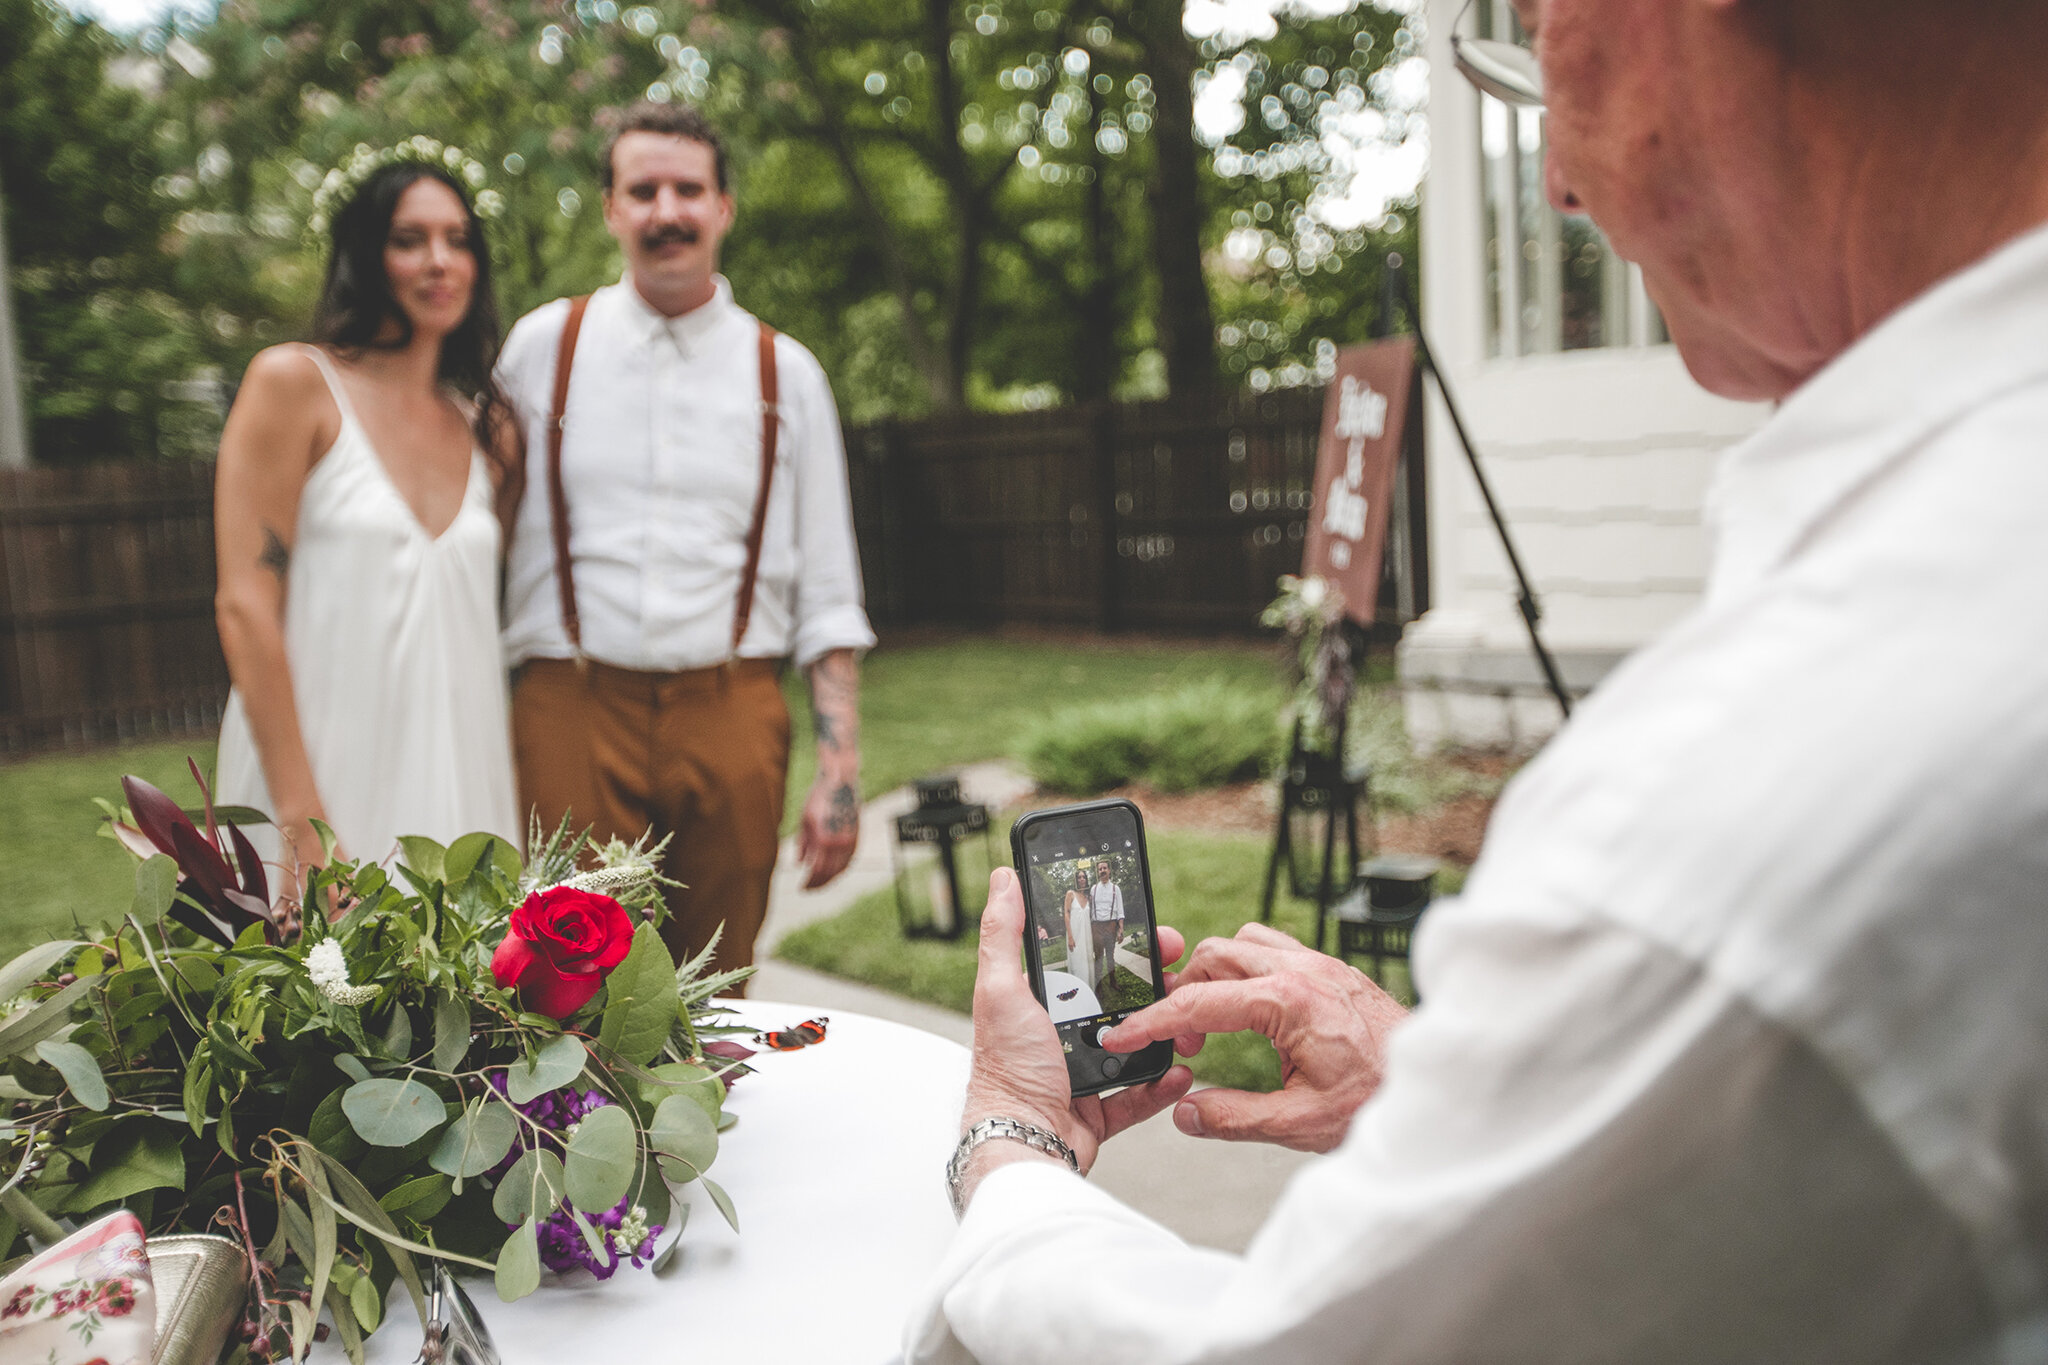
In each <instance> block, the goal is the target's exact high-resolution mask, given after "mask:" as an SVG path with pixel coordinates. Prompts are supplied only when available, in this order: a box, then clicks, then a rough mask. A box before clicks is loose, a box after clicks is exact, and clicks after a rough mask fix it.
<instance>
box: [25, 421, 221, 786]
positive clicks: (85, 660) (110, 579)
mask: <svg viewBox="0 0 2048 1365" xmlns="http://www.w3.org/2000/svg"><path fill="white" fill-rule="evenodd" d="M213 582H214V575H213V467H212V466H211V465H204V464H159V463H143V462H139V461H138V462H124V463H119V464H102V465H91V466H80V467H73V468H57V469H29V470H16V471H8V472H6V473H4V474H0V753H22V752H26V751H31V750H37V749H49V748H60V747H68V746H77V745H86V744H95V743H101V742H105V741H108V740H120V739H130V738H141V737H144V736H151V735H167V734H176V733H180V732H184V731H192V730H205V729H207V728H210V727H211V726H213V725H215V724H218V723H219V720H220V711H221V706H222V703H223V702H224V701H225V699H226V697H227V689H228V681H227V679H228V675H227V666H226V665H225V664H224V663H223V662H222V660H221V655H220V643H219V640H218V639H217V637H216V635H215V633H214V626H213Z"/></svg>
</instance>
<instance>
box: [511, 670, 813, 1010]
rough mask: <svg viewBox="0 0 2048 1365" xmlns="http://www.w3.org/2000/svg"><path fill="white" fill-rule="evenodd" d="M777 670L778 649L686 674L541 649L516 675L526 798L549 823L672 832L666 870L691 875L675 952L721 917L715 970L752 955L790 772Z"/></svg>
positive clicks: (617, 831) (613, 834) (631, 832)
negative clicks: (545, 654) (549, 655)
mask: <svg viewBox="0 0 2048 1365" xmlns="http://www.w3.org/2000/svg"><path fill="white" fill-rule="evenodd" d="M780 675H781V667H780V665H779V664H778V663H777V662H776V661H774V660H772V659H743V660H740V661H738V662H737V663H734V664H730V665H727V664H719V665H714V666H713V667H710V668H693V669H686V670H684V671H682V672H677V673H647V672H641V671H639V670H636V669H630V668H618V667H615V666H613V665H610V664H603V663H598V662H597V661H595V660H590V661H587V663H586V665H585V666H584V667H582V668H579V667H577V665H576V664H575V663H574V662H573V661H571V660H568V659H532V660H529V661H527V662H526V663H525V664H523V665H521V666H520V668H519V670H518V672H517V673H516V674H515V675H514V678H513V683H512V747H513V756H514V760H515V762H516V764H517V767H518V772H519V789H520V799H521V801H522V802H524V804H525V805H526V807H527V808H528V809H529V810H531V811H532V812H534V814H535V815H537V816H538V817H539V819H540V822H541V824H542V825H543V826H544V827H545V828H546V829H549V830H552V829H553V828H554V827H555V825H556V824H557V823H558V822H559V821H560V820H561V819H562V816H563V815H564V814H565V813H566V814H567V815H568V816H569V823H570V827H571V828H572V829H577V828H581V827H583V826H584V825H589V826H591V827H592V837H594V838H595V839H597V840H598V841H599V842H603V841H604V840H607V839H613V838H619V839H624V840H627V841H628V842H631V841H632V840H634V839H637V838H639V837H640V835H641V834H642V833H643V832H645V831H647V830H652V831H653V832H654V837H655V838H656V839H660V838H662V837H663V836H673V839H672V841H671V842H670V844H669V846H668V854H667V858H666V860H665V864H664V867H663V871H664V873H665V874H666V875H667V876H669V877H670V878H672V879H674V880H675V881H678V882H681V883H682V884H683V886H682V889H681V890H675V889H671V890H670V891H669V893H668V910H669V918H668V921H667V923H666V924H665V925H664V926H663V928H662V937H663V938H664V939H665V940H666V941H667V943H668V948H669V951H670V952H672V953H674V954H675V956H676V960H677V961H678V962H681V961H683V960H684V959H686V958H687V957H689V956H691V955H693V954H695V953H696V952H698V951H699V950H700V949H702V948H703V946H704V945H705V944H706V943H708V942H710V940H711V935H712V933H713V932H714V931H716V930H717V929H718V927H719V925H720V924H721V923H722V924H723V925H724V926H725V932H724V934H723V936H722V937H721V938H720V939H719V944H718V953H717V957H716V959H715V962H714V966H715V968H716V969H717V970H721V971H722V970H725V969H727V968H731V967H743V966H746V965H748V964H750V963H752V962H753V960H754V939H755V938H756V937H757V936H758V935H759V934H760V932H761V921H762V920H763V919H764V918H766V916H767V913H768V882H769V878H770V877H771V876H772V875H773V874H774V871H775V853H776V845H777V842H778V839H779V836H780V833H781V827H782V811H783V796H784V790H785V788H786V786H787V784H788V780H789V708H788V706H787V705H786V704H785V703H784V701H783V698H782V687H781V682H780Z"/></svg>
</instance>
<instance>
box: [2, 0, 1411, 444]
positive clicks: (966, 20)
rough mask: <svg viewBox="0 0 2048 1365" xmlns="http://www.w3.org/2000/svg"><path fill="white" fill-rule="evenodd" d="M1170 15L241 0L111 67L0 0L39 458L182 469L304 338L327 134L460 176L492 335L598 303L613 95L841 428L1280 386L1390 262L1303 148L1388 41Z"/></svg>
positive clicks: (1381, 61) (1360, 10)
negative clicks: (695, 136) (1209, 87)
mask: <svg viewBox="0 0 2048 1365" xmlns="http://www.w3.org/2000/svg"><path fill="white" fill-rule="evenodd" d="M1179 10H1180V7H1179V5H1178V4H1177V3H1175V4H1161V3H1160V0H1036V3H1034V5H1033V6H1031V7H1029V8H1028V9H1018V8H1015V7H1012V8H1010V9H1007V10H1006V9H1004V8H1002V7H996V6H987V5H983V4H980V3H971V2H970V0H935V3H932V4H929V5H926V6H924V7H922V10H921V11H920V12H918V13H916V14H914V15H912V14H910V13H908V12H906V11H905V9H904V8H903V7H902V6H901V5H899V4H896V3H893V0H834V3H832V4H800V3H796V2H795V0H720V2H719V3H718V4H716V5H715V6H714V5H705V4H700V3H692V2H691V0H659V2H658V3H646V4H627V5H613V4H610V3H607V4H603V5H596V4H590V3H578V4H575V5H573V6H571V5H567V4H563V3H560V2H559V0H396V2H395V3H392V2H387V0H337V3H333V4H327V5H322V6H315V7H310V8H309V7H307V6H305V5H303V4H299V3H296V2H295V0H250V3H244V4H235V5H227V6H222V7H221V9H220V11H219V13H218V14H217V15H216V16H215V17H213V18H212V19H210V20H207V21H204V22H201V21H197V20H192V19H178V20H174V21H172V22H170V23H168V24H166V25H165V26H163V27H159V28H156V29H153V30H150V31H147V32H144V33H142V34H140V35H138V36H137V37H134V38H132V39H118V40H117V39H115V38H113V37H110V36H109V35H107V34H106V33H104V32H103V31H101V30H98V29H96V28H94V27H92V26H90V25H82V24H79V23H77V22H75V21H74V20H72V19H70V18H69V17H68V16H67V15H65V14H64V13H63V12H62V11H61V10H59V9H58V8H57V7H56V6H55V5H53V4H52V3H51V0H0V133H4V136H0V189H4V191H5V192H6V193H7V194H8V195H9V199H8V227H9V229H10V232H11V233H12V234H13V236H14V245H15V252H16V256H17V264H18V265H19V266H20V267H21V269H20V271H19V272H18V274H17V278H16V288H17V292H18V295H19V301H20V312H21V316H22V323H23V333H24V336H25V338H26V345H27V348H28V351H29V353H30V359H31V361H32V362H33V363H34V365H35V367H36V368H35V374H36V377H37V383H36V386H35V391H34V396H35V404H36V421H37V439H38V442H39V447H40V449H41V451H42V453H43V455H44V456H45V457H46V458H83V457H88V456H91V457H103V456H112V455H121V454H126V453H130V452H138V451H150V450H161V451H164V452H165V453H171V454H189V453H204V452H205V451H208V450H210V449H211V448H212V446H213V444H214V442H215V440H216V439H217V436H218V424H217V416H216V414H215V411H214V409H213V407H212V406H211V403H210V402H209V401H207V398H208V395H210V394H212V393H214V392H216V391H218V385H219V381H221V380H223V379H226V380H231V379H232V378H233V377H234V376H235V375H237V374H239V373H240V372H241V370H242V369H243V367H244V366H245V365H246V364H247V362H248V359H249V357H250V356H251V355H253V354H254V353H255V351H257V350H258V349H260V348H261V347H263V346H265V345H267V344H270V343H273V342H276V341H281V340H285V339H287V338H290V337H293V336H297V335H302V334H303V332H304V330H305V327H306V323H307V320H308V318H309V316H310V311H311V306H312V303H313V300H314V297H315V294H316V292H317V289H318V285H319V280H320V272H321V269H322V261H323V248H322V246H321V245H320V244H317V243H309V242H307V241H306V240H305V239H304V237H303V235H302V233H301V227H302V225H303V224H304V222H305V221H306V216H307V212H308V209H309V207H310V204H311V198H312V187H313V186H314V185H315V184H317V183H318V181H319V178H320V176H321V175H322V174H323V173H324V172H325V170H326V169H327V168H328V167H330V166H333V165H334V164H336V163H337V162H338V161H339V160H340V159H341V158H342V157H343V156H345V155H346V154H347V153H348V151H349V150H350V149H351V148H352V147H353V146H355V145H356V144H357V143H359V142H362V143H368V144H371V145H388V144H390V143H392V142H395V141H397V140H399V139H401V138H404V137H406V136H409V135H411V134H414V133H424V134H427V135H429V136H432V137H435V138H438V139H440V140H443V141H447V142H451V143H455V144H458V145H461V146H462V147H464V148H465V149H466V150H467V151H468V152H469V153H470V154H471V155H473V156H475V157H476V158H477V159H478V160H479V161H481V162H482V163H483V164H485V165H486V166H488V167H490V168H491V173H492V187H493V188H494V189H496V190H498V191H499V192H500V193H501V194H502V195H503V196H504V198H505V200H506V204H507V207H506V213H505V216H504V217H502V218H500V219H498V220H496V221H495V222H493V223H492V224H491V227H490V232H489V236H490V238H491V243H492V249H493V254H494V258H495V261H496V265H497V285H498V296H499V297H498V307H499V311H500V313H501V315H502V317H503V319H504V320H505V322H507V323H509V322H511V321H512V320H513V319H515V318H517V317H518V316H520V315H521V314H523V313H524V312H526V311H528V310H529V309H531V308H533V307H535V306H536V305H538V304H540V303H542V302H545V301H546V300H548V299H551V298H556V297H559V296H561V295H564V294H570V293H576V292H581V291H585V290H588V289H591V288H593V287H595V286H597V285H599V284H603V283H606V282H608V281H610V280H612V279H615V278H617V275H618V271H619V268H620V259H619V255H618V252H617V250H616V248H615V246H614V245H613V243H612V241H611V239H610V238H609V237H608V236H607V235H606V233H605V232H604V230H603V225H602V222H601V200H600V195H599V192H598V176H597V170H598V166H597V161H598V154H599V149H600V147H601V145H602V142H603V140H604V136H605V134H606V131H607V129H608V127H609V126H610V125H611V124H612V123H613V122H614V121H615V120H616V117H617V113H618V111H619V109H620V108H621V107H623V106H624V105H626V104H627V103H629V102H630V101H632V100H634V99H637V98H640V97H642V96H646V95H650V94H652V95H653V96H654V97H656V98H664V99H673V100H682V101H689V102H692V103H695V104H698V105H700V106H702V107H704V108H705V109H706V110H707V112H709V113H710V114H711V116H712V117H713V119H714V121H715V122H717V123H718V124H719V125H720V126H721V128H722V129H723V130H724V131H725V134H726V136H727V139H728V142H729V143H730V146H731V151H732V162H733V166H734V168H735V172H736V175H735V182H736V190H737V194H738V199H739V217H738V221H737V224H736V227H735V229H734V233H733V235H732V237H731V238H730V239H729V241H728V244H727V249H726V262H727V269H728V273H729V274H730V275H731V276H732V278H733V280H734V281H735V285H736V288H737V290H738V293H739V296H740V299H741V302H742V303H744V304H745V305H746V306H748V307H749V308H751V309H753V310H754V311H756V312H758V313H760V314H761V315H762V316H763V317H765V318H767V319H768V320H769V321H771V322H773V323H775V324H776V325H777V326H779V327H781V328H782V329H783V330H785V331H787V332H789V333H790V334H791V335H793V336H796V337H798V338H799V339H800V340H803V341H805V342H806V343H808V344H809V345H810V346H811V347H812V348H813V349H814V350H816V351H817V353H818V355H819V358H820V359H821V360H822V361H823V363H824V365H825V368H826V371H827V373H828V374H829V375H830V376H831V378H832V380H833V383H834V387H835V391H836V392H837V393H838V395H839V398H840V401H841V403H842V405H843V407H844V408H845V410H846V411H847V412H848V413H849V414H850V415H852V416H853V417H854V419H855V420H860V421H867V420H874V419H878V418H882V417H888V416H911V415H916V414H919V413H922V412H925V411H928V410H931V409H934V408H950V407H957V406H960V405H963V404H967V403H970V402H972V403H979V404H983V405H987V406H996V407H1003V406H1018V405H1021V404H1024V403H1047V402H1058V401H1063V400H1070V399H1087V398H1095V397H1104V396H1110V395H1112V394H1114V395H1119V396H1127V397H1128V396H1150V395H1156V394H1158V393H1160V392H1162V391H1163V388H1164V377H1165V374H1166V369H1167V366H1166V363H1165V361H1164V359H1163V356H1162V352H1161V344H1162V340H1163V339H1164V338H1165V337H1166V336H1167V335H1168V334H1170V333H1174V332H1175V331H1176V329H1178V331H1180V332H1182V333H1187V332H1190V331H1191V332H1192V334H1193V336H1194V338H1195V345H1196V349H1198V350H1206V349H1215V350H1217V351H1220V355H1221V359H1222V363H1223V364H1224V365H1225V366H1226V367H1227V369H1226V377H1235V378H1241V379H1243V380H1245V381H1246V382H1249V383H1251V384H1252V385H1254V386H1255V387H1257V386H1263V385H1270V384H1276V383H1300V382H1308V381H1309V380H1310V379H1312V378H1313V377H1314V375H1315V374H1316V373H1317V367H1318V366H1319V365H1320V364H1321V363H1323V361H1324V359H1325V357H1326V355H1327V352H1328V349H1329V347H1330V346H1331V345H1332V344H1334V343H1342V342H1347V341H1352V340H1358V339H1361V338H1362V337H1363V336H1364V335H1365V334H1366V332H1367V330H1368V328H1369V327H1370V325H1371V323H1372V321H1373V320H1374V318H1375V317H1376V315H1377V312H1378V304H1377V300H1378V287H1377V269H1378V267H1377V261H1378V259H1379V257H1380V255H1381V253H1382V252H1383V250H1384V249H1385V248H1386V247H1388V246H1400V247H1403V248H1404V249H1406V248H1409V247H1411V246H1412V240H1413V224H1412V222H1406V221H1403V219H1402V217H1401V216H1400V215H1398V214H1397V215H1395V216H1393V217H1387V218H1372V217H1362V216H1361V213H1360V212H1358V211H1354V210H1353V209H1351V208H1349V207H1348V206H1347V205H1346V203H1345V200H1344V191H1345V188H1346V186H1347V184H1348V183H1349V178H1350V175H1351V172H1350V171H1349V170H1348V169H1347V168H1346V167H1345V166H1344V165H1343V164H1340V162H1339V161H1338V160H1337V159H1335V158H1333V157H1332V155H1331V154H1330V153H1329V152H1328V151H1327V150H1326V149H1325V144H1324V135H1325V133H1328V132H1331V131H1334V130H1336V129H1337V128H1338V126H1339V125H1342V127H1343V128H1344V129H1347V130H1349V133H1350V135H1352V136H1354V137H1356V138H1359V139H1362V140H1363V143H1364V144H1365V145H1366V146H1367V148H1368V151H1367V154H1366V156H1367V159H1370V158H1371V157H1372V156H1373V155H1376V154H1378V152H1379V151H1380V150H1383V149H1384V148H1387V147H1398V146H1400V145H1401V144H1402V143H1403V142H1404V141H1405V140H1406V139H1408V138H1409V137H1410V136H1411V134H1412V129H1411V128H1410V127H1409V126H1408V122H1407V119H1406V115H1405V114H1404V112H1403V110H1402V108H1401V107H1400V106H1399V104H1398V101H1396V100H1390V99H1389V98H1388V97H1387V91H1389V90H1390V89H1392V88H1393V87H1390V86H1388V85H1387V84H1386V81H1385V75H1386V71H1387V69H1388V68H1389V67H1391V66H1393V65H1395V64H1397V63H1399V62H1401V61H1403V60H1405V59H1406V58H1407V57H1408V56H1410V55H1412V53H1413V50H1414V47H1413V44H1414V38H1413V36H1412V35H1411V34H1410V33H1409V32H1408V30H1407V29H1406V28H1405V27H1404V21H1403V19H1402V18H1401V16H1400V15H1398V14H1395V13H1390V12H1389V11H1388V10H1387V9H1383V8H1381V7H1379V6H1378V5H1375V4H1372V3H1367V0H1358V2H1357V3H1355V4H1353V5H1351V6H1349V7H1347V8H1345V9H1343V10H1342V12H1340V13H1336V14H1333V15H1318V14H1313V13H1310V12H1306V11H1287V12H1284V13H1283V16H1282V18H1283V22H1282V23H1281V24H1280V25H1279V26H1278V27H1277V30H1276V32H1275V33H1273V34H1272V35H1271V36H1268V37H1260V38H1251V39H1238V38H1232V39H1229V40H1227V41H1226V40H1225V39H1224V38H1222V37H1218V38H1212V39H1210V40H1208V41H1206V42H1204V43H1202V44H1201V45H1200V46H1199V47H1198V46H1197V44H1196V43H1195V42H1194V40H1193V39H1191V38H1189V37H1188V36H1187V35H1186V34H1185V32H1184V31H1183V30H1181V29H1180V27H1179V26H1178V25H1177V24H1175V23H1172V22H1170V18H1171V17H1172V16H1177V15H1178V14H1179ZM1163 15H1164V16H1168V20H1169V21H1162V16H1163ZM110 61H117V62H118V75H119V78H120V80H119V83H118V84H116V83H112V82H110V81H109V80H108V79H107V72H108V71H109V70H110V69H113V68H110V67H109V62H110ZM1240 68H1241V71H1240ZM1223 73H1229V74H1228V75H1227V76H1225V78H1226V79H1237V78H1238V76H1239V75H1240V74H1241V75H1242V78H1243V80H1244V82H1245V86H1246V93H1245V96H1244V102H1245V106H1246V110H1247V113H1248V115H1249V117H1247V119H1246V120H1245V123H1244V126H1243V127H1242V128H1240V129H1239V130H1238V131H1236V132H1234V133H1232V134H1231V135H1230V136H1229V137H1228V138H1227V139H1226V140H1225V141H1224V142H1223V144H1222V145H1219V146H1216V147H1213V148H1212V147H1210V146H1207V145H1204V144H1202V143H1200V142H1199V141H1198V140H1197V139H1196V137H1195V136H1194V134H1193V132H1192V131H1191V129H1190V128H1189V127H1188V125H1187V124H1186V121H1185V119H1184V118H1181V117H1179V116H1176V115H1173V114H1172V112H1171V110H1169V109H1168V108H1167V107H1166V105H1165V104H1162V102H1161V100H1160V97H1159V92H1160V90H1161V89H1162V88H1163V85H1164V83H1166V82H1174V83H1189V82H1190V76H1192V82H1193V83H1201V82H1206V81H1208V80H1211V79H1214V78H1217V77H1218V76H1219V75H1222V74H1223ZM1167 103H1173V101H1168V102H1167ZM1382 107H1384V109H1385V117H1384V118H1382V119H1381V122H1380V123H1379V124H1378V125H1373V124H1372V119H1374V118H1379V117H1381V115H1380V113H1379V112H1378V111H1379V110H1381V109H1382ZM1169 164H1171V165H1177V166H1184V167H1186V168H1189V169H1190V171H1191V173H1192V174H1191V175H1188V176H1169V175H1166V174H1164V171H1165V169H1166V168H1167V167H1168V166H1169ZM1372 178H1373V177H1372V175H1371V174H1370V173H1369V172H1368V173H1367V174H1366V175H1365V180H1367V181H1370V180H1372ZM23 186H26V187H27V188H26V189H23V188H22V187H23ZM25 204H32V205H33V211H28V209H27V208H26V207H25ZM1354 219H1357V220H1359V221H1353V220H1354ZM1254 239H1256V240H1254ZM1250 248H1255V249H1250ZM1175 262H1180V263H1181V264H1179V265H1176V264H1174V263H1175ZM1276 262H1278V264H1276ZM1347 263H1348V264H1347ZM1169 274H1172V275H1173V276H1174V278H1173V279H1168V278H1167V276H1168V275H1169ZM1190 274H1192V276H1193V277H1194V278H1193V279H1192V285H1191V287H1189V281H1188V279H1186V278H1183V276H1187V275H1190ZM1194 304H1205V305H1206V306H1204V307H1199V308H1197V309H1196V312H1195V313H1188V312H1186V308H1187V307H1188V306H1191V305H1194ZM1176 309H1180V310H1181V312H1179V313H1176V312H1175V310H1176ZM1196 313H1199V316H1196ZM1211 315H1213V320H1214V321H1215V322H1216V323H1218V324H1220V325H1219V326H1216V327H1215V328H1213V332H1214V342H1213V346H1212V343H1211V341H1210V335H1209V334H1210V333H1211V331H1212V327H1211ZM1176 349H1177V350H1178V349H1179V348H1178V347H1177V348H1176ZM1210 368H1213V366H1211V367H1210ZM195 400H197V401H195Z"/></svg>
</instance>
